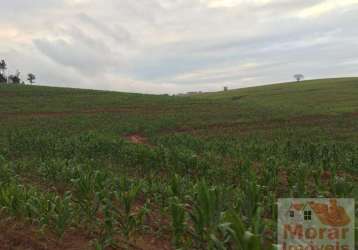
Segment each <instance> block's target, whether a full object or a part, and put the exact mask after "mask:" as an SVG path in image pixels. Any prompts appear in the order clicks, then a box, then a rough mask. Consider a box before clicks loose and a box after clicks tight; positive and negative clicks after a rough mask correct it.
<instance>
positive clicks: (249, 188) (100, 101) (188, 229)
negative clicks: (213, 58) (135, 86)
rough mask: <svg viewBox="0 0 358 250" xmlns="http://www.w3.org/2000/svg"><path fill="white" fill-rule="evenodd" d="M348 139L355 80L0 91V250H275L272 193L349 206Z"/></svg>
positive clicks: (354, 169)
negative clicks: (192, 89) (181, 88)
mask: <svg viewBox="0 0 358 250" xmlns="http://www.w3.org/2000/svg"><path fill="white" fill-rule="evenodd" d="M357 131H358V78H340V79H325V80H312V81H304V82H301V83H283V84H274V85H267V86H261V87H252V88H246V89H238V90H231V91H227V92H215V93H204V94H198V95H192V96H167V95H142V94H130V93H119V92H106V91H93V90H80V89H64V88H54V87H40V86H9V85H0V232H1V234H0V249H153V250H154V249H179V248H181V249H238V250H249V249H272V247H273V244H274V243H275V241H276V219H277V218H276V216H277V211H276V201H277V198H281V197H352V198H354V197H355V198H356V199H358V133H357ZM356 217H358V214H357V212H356ZM356 231H357V230H356ZM357 238H358V237H357Z"/></svg>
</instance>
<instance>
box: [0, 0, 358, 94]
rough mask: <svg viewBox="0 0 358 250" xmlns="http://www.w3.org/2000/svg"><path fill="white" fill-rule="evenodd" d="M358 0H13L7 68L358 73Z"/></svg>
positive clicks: (152, 75)
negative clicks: (357, 25)
mask: <svg viewBox="0 0 358 250" xmlns="http://www.w3.org/2000/svg"><path fill="white" fill-rule="evenodd" d="M357 3H358V0H345V1H335V0H305V1H302V0H136V1H132V0H121V1H118V0H103V1H94V0H33V1H23V0H13V1H4V3H2V5H1V9H0V55H1V57H4V58H5V59H6V60H8V62H9V68H10V70H11V71H14V70H15V69H16V68H19V69H21V70H22V71H24V72H34V73H36V74H37V75H38V81H39V82H40V83H43V84H54V85H57V86H72V87H85V88H95V89H113V90H122V91H132V92H147V93H164V92H168V93H174V92H182V91H193V90H202V91H205V90H219V89H221V88H222V86H225V85H227V86H230V88H233V87H243V86H249V85H257V84H266V83H270V82H279V81H288V80H291V78H292V75H293V74H295V73H298V72H299V73H304V74H305V75H306V76H307V78H314V77H326V76H345V75H354V74H355V73H357V70H356V63H355V60H356V58H357V57H358V45H357V43H356V41H357V39H358V30H357V29H356V27H355V23H357V22H358V16H357V15H356V13H357V11H358V4H357Z"/></svg>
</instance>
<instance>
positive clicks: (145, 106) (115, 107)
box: [0, 78, 358, 137]
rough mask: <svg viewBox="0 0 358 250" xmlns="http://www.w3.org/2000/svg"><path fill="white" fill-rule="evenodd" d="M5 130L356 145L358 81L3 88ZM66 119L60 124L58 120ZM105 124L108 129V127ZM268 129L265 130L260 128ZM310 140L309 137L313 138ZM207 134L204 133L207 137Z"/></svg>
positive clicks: (1, 110)
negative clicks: (281, 137) (186, 91)
mask: <svg viewBox="0 0 358 250" xmlns="http://www.w3.org/2000/svg"><path fill="white" fill-rule="evenodd" d="M0 96H1V98H0V119H1V121H2V122H1V125H0V127H2V128H3V129H2V131H4V129H5V128H6V127H8V128H13V127H24V126H25V127H34V128H36V127H40V128H45V127H49V128H50V127H52V128H56V127H57V126H60V127H63V126H65V127H67V128H69V129H68V130H67V131H63V132H64V133H65V132H68V133H71V132H74V133H76V131H83V130H93V129H95V130H96V129H98V130H101V131H102V132H104V133H106V134H117V135H118V134H120V135H121V134H128V133H144V134H148V135H155V134H157V133H159V134H160V133H165V132H193V131H195V132H197V134H200V130H203V129H210V130H213V131H214V135H215V132H216V131H217V130H221V132H220V133H228V134H233V133H234V134H237V133H240V132H244V133H245V134H247V133H249V134H250V133H251V132H255V128H257V129H258V132H260V131H261V132H262V131H263V130H269V132H270V133H269V134H271V132H272V131H276V130H280V129H281V128H282V127H283V128H297V129H298V130H302V127H304V128H307V129H309V130H312V131H311V132H312V133H313V134H315V133H316V132H314V130H316V129H317V128H319V129H320V130H321V132H322V133H323V134H325V135H326V134H329V135H332V133H331V132H332V131H333V132H334V134H333V136H338V137H350V136H349V135H350V133H351V132H353V130H354V129H355V128H356V125H357V119H356V116H357V112H358V98H357V96H358V78H341V79H326V80H313V81H304V82H302V83H283V84H274V85H269V86H260V87H253V88H246V89H238V90H231V91H228V92H216V93H205V94H201V95H196V96H191V97H171V96H164V95H162V96H159V95H142V94H129V93H119V92H109V91H93V90H79V89H64V88H51V87H38V86H0ZM59 118H60V119H59ZM102 121H106V122H102ZM262 121H265V122H262ZM303 132H304V133H306V132H307V134H308V135H309V134H310V133H309V132H310V131H303ZM204 134H207V133H205V131H204Z"/></svg>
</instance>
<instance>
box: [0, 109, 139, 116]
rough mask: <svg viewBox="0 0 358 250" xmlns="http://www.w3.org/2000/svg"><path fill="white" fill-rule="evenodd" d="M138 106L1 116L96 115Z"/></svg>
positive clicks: (15, 113)
mask: <svg viewBox="0 0 358 250" xmlns="http://www.w3.org/2000/svg"><path fill="white" fill-rule="evenodd" d="M136 111H139V109H138V107H134V108H118V109H90V110H79V111H61V112H52V111H51V112H50V111H49V112H1V113H0V118H1V117H62V116H71V115H96V114H101V113H123V112H136Z"/></svg>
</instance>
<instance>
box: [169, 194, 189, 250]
mask: <svg viewBox="0 0 358 250" xmlns="http://www.w3.org/2000/svg"><path fill="white" fill-rule="evenodd" d="M170 214H171V226H172V230H173V236H174V240H173V243H174V246H175V247H176V248H177V249H179V248H181V247H182V246H183V245H184V244H183V240H184V239H183V237H184V234H185V231H186V227H187V226H186V218H185V217H186V212H185V208H184V205H183V204H182V203H180V201H179V199H178V197H173V198H172V199H171V201H170Z"/></svg>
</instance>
